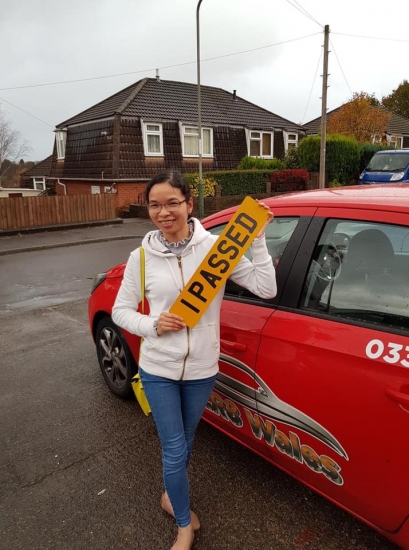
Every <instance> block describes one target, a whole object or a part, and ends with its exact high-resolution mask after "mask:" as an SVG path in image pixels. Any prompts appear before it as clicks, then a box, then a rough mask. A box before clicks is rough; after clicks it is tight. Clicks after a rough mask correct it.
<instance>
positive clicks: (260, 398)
mask: <svg viewBox="0 0 409 550" xmlns="http://www.w3.org/2000/svg"><path fill="white" fill-rule="evenodd" d="M220 360H221V361H223V362H224V363H226V364H228V365H230V366H231V367H234V368H235V369H239V370H241V371H242V372H244V373H245V374H247V375H248V376H250V377H251V378H252V379H253V380H254V381H255V382H256V384H257V385H258V389H254V388H252V387H250V386H248V385H247V384H245V383H243V382H240V381H238V380H237V379H235V378H233V377H231V376H229V375H226V374H224V373H222V372H219V374H218V377H217V380H216V384H215V392H214V393H213V394H212V396H211V397H210V399H209V402H208V404H207V409H208V410H210V411H211V412H214V413H216V414H222V416H224V417H225V419H226V420H229V421H231V422H232V423H233V424H234V425H235V426H236V427H238V428H241V427H242V426H243V420H242V418H241V415H240V412H239V411H238V410H237V409H236V407H235V405H234V403H238V404H240V405H242V406H243V407H244V412H245V416H246V418H247V420H248V422H249V424H250V427H251V430H252V432H253V435H254V436H255V437H257V438H258V439H260V438H261V436H262V435H263V436H264V439H265V440H266V442H267V443H268V444H270V445H271V446H274V444H275V445H276V447H277V448H278V450H280V451H281V452H284V453H285V454H287V455H288V456H290V457H292V458H294V459H295V460H298V461H299V462H301V463H302V462H305V463H306V464H307V466H309V467H310V468H311V469H312V470H315V471H316V472H317V473H318V472H320V473H324V474H325V476H326V477H327V478H328V479H330V480H331V481H333V482H334V483H336V484H337V485H342V484H343V480H342V478H341V476H340V475H339V473H338V472H339V471H340V469H341V468H340V467H339V466H338V464H337V463H336V462H334V461H333V460H332V459H330V458H329V457H327V456H325V455H322V456H321V457H319V456H318V454H317V453H316V452H315V451H314V450H313V449H311V447H309V446H307V445H301V444H300V440H299V438H298V436H297V434H295V433H292V432H290V437H287V436H286V435H285V434H284V433H282V432H279V430H277V429H276V428H275V426H274V425H273V424H271V423H270V422H268V424H269V426H268V427H266V423H265V422H264V421H263V420H262V418H260V417H259V416H258V414H259V413H260V414H262V415H263V416H265V417H266V418H267V419H269V420H273V421H274V420H275V421H277V422H281V423H283V424H286V425H288V426H292V427H294V428H297V429H299V430H301V431H303V432H305V433H307V434H309V435H311V436H312V437H314V438H315V439H317V440H319V441H321V442H322V443H324V444H325V445H327V446H328V447H329V448H330V449H332V450H333V451H335V452H336V453H338V454H339V455H340V456H342V457H343V458H344V459H345V460H349V459H348V455H347V453H346V451H345V449H344V448H343V447H342V445H341V444H340V443H339V441H338V440H337V439H336V438H335V437H334V436H333V435H332V434H331V433H330V432H329V431H328V430H326V429H325V428H324V427H323V426H321V424H319V423H318V422H316V421H315V420H313V419H312V418H311V417H309V416H308V415H306V414H305V413H303V412H301V411H299V410H298V409H296V408H295V407H293V406H291V405H289V404H288V403H285V402H284V401H282V400H281V399H279V398H278V397H277V396H276V395H275V394H274V392H273V391H272V390H271V389H270V388H269V387H268V386H267V384H266V383H265V382H264V380H263V379H262V378H261V377H260V376H259V375H258V374H257V373H255V372H254V370H253V369H251V368H250V367H249V366H248V365H246V364H245V363H243V362H241V361H239V360H238V359H236V358H234V357H230V356H229V355H225V354H220ZM217 391H219V392H220V393H221V394H223V396H226V398H227V399H224V400H223V399H222V398H220V397H218V396H217V394H216V392H217ZM230 400H231V401H230ZM223 413H225V414H223ZM253 413H254V414H253Z"/></svg>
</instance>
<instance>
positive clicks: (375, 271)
mask: <svg viewBox="0 0 409 550" xmlns="http://www.w3.org/2000/svg"><path fill="white" fill-rule="evenodd" d="M265 202H266V204H268V205H269V206H270V208H271V209H272V211H273V212H274V215H275V218H274V222H273V223H271V224H270V225H269V227H268V231H267V243H268V247H269V250H270V253H271V255H272V257H273V258H274V262H275V265H276V268H277V284H278V294H277V296H276V298H274V299H273V300H262V299H260V298H258V297H256V296H254V295H252V294H250V293H249V292H248V291H246V290H244V289H242V288H240V287H238V286H237V285H234V284H233V283H231V282H228V283H227V285H226V290H225V299H224V301H223V306H222V313H221V341H220V346H221V354H220V374H219V377H218V380H217V382H216V387H215V390H214V392H213V394H212V396H211V398H210V400H209V403H208V405H207V409H206V411H205V414H204V420H205V421H207V422H208V423H210V424H212V425H213V426H215V427H216V428H218V429H219V430H221V431H222V432H224V433H225V434H227V435H229V436H230V437H232V438H233V439H235V440H236V441H238V442H240V443H242V444H243V445H245V446H246V447H248V448H249V449H251V450H253V451H254V452H256V453H257V454H259V455H261V456H263V457H264V458H265V459H266V460H268V461H269V462H271V463H272V464H273V465H275V466H278V467H279V468H281V469H283V470H284V471H286V472H288V473H289V474H291V475H292V476H294V477H295V478H297V479H298V480H299V481H301V482H302V483H304V484H306V485H307V486H308V487H310V488H312V489H314V490H315V491H317V492H318V493H319V494H321V495H322V496H324V497H326V498H328V499H329V500H331V501H332V502H334V503H335V504H337V505H339V506H341V507H342V508H344V509H345V510H347V511H349V512H350V513H352V514H354V515H355V516H356V517H358V518H359V519H361V520H362V521H364V522H365V523H367V524H368V525H370V526H372V527H373V528H374V529H376V530H377V531H379V532H380V533H381V534H383V535H384V536H385V537H387V538H389V539H390V540H392V541H394V542H395V543H397V544H399V545H401V547H402V548H406V549H409V519H408V518H409V476H408V475H407V473H408V462H407V460H408V445H407V443H405V441H406V437H407V436H408V433H409V190H408V187H407V185H402V186H399V185H391V184H388V185H387V186H369V187H366V186H360V187H350V188H334V189H325V190H318V191H309V192H302V193H294V194H290V195H283V196H278V197H272V198H269V199H266V200H265ZM233 212H234V208H231V209H229V210H225V211H223V212H220V213H218V214H215V215H213V216H210V217H208V218H207V219H206V220H205V221H204V225H205V227H206V228H207V229H208V230H209V231H211V232H212V233H215V234H219V233H220V232H221V231H222V230H223V228H224V226H225V225H226V223H227V222H228V220H229V218H230V217H231V215H232V213H233ZM123 269H124V264H122V265H119V266H117V267H115V268H113V269H111V270H110V271H108V272H107V273H104V274H101V275H98V276H97V277H96V279H95V282H94V288H93V291H92V294H91V297H90V300H89V320H90V327H91V332H92V335H93V338H94V340H95V343H96V348H97V353H98V360H99V364H100V366H101V370H102V374H103V376H104V378H105V381H106V382H107V384H108V386H109V388H110V390H111V391H112V392H113V393H115V394H116V395H118V396H120V397H128V396H129V395H131V393H132V389H131V385H130V382H131V377H132V375H133V373H134V372H135V370H136V369H137V366H136V364H137V358H138V350H139V339H138V338H137V337H135V336H132V335H130V334H127V333H125V332H123V331H121V330H120V329H119V328H118V327H117V326H116V325H115V324H114V323H113V322H112V320H111V308H112V305H113V303H114V300H115V296H116V293H117V291H118V288H119V285H120V283H121V278H122V274H123Z"/></svg>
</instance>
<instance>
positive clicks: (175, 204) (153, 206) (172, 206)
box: [147, 199, 187, 214]
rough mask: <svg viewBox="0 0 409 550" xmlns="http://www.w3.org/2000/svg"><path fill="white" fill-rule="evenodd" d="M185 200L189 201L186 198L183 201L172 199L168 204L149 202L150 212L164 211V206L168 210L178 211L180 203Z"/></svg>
mask: <svg viewBox="0 0 409 550" xmlns="http://www.w3.org/2000/svg"><path fill="white" fill-rule="evenodd" d="M183 202H187V201H186V199H185V200H183V201H170V202H167V203H166V204H160V203H158V202H150V203H148V204H147V207H148V210H149V212H152V213H153V214H159V212H161V211H162V206H163V207H164V208H165V209H166V210H167V211H168V212H177V211H178V210H179V208H180V205H181V204H182V203H183Z"/></svg>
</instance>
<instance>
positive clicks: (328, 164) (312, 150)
mask: <svg viewBox="0 0 409 550" xmlns="http://www.w3.org/2000/svg"><path fill="white" fill-rule="evenodd" d="M320 142H321V138H320V136H309V137H306V138H304V139H303V140H301V141H300V143H299V145H298V154H299V157H300V163H301V167H302V168H306V169H307V170H308V171H309V172H318V171H319V168H320ZM360 158H361V148H360V145H359V143H358V142H357V141H356V140H355V139H354V138H350V137H346V136H342V135H337V134H333V135H331V134H330V135H328V136H327V140H326V157H325V169H326V172H327V174H328V179H329V181H332V180H337V181H339V182H340V183H342V184H349V183H351V181H353V180H354V178H356V176H357V174H358V173H359V162H360Z"/></svg>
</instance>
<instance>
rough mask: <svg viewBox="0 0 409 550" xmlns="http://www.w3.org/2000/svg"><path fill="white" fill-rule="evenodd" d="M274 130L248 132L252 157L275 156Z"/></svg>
mask: <svg viewBox="0 0 409 550" xmlns="http://www.w3.org/2000/svg"><path fill="white" fill-rule="evenodd" d="M273 135H274V134H273V132H258V131H253V130H250V131H249V132H248V151H249V156H250V157H263V158H272V157H273V141H274V140H273Z"/></svg>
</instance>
